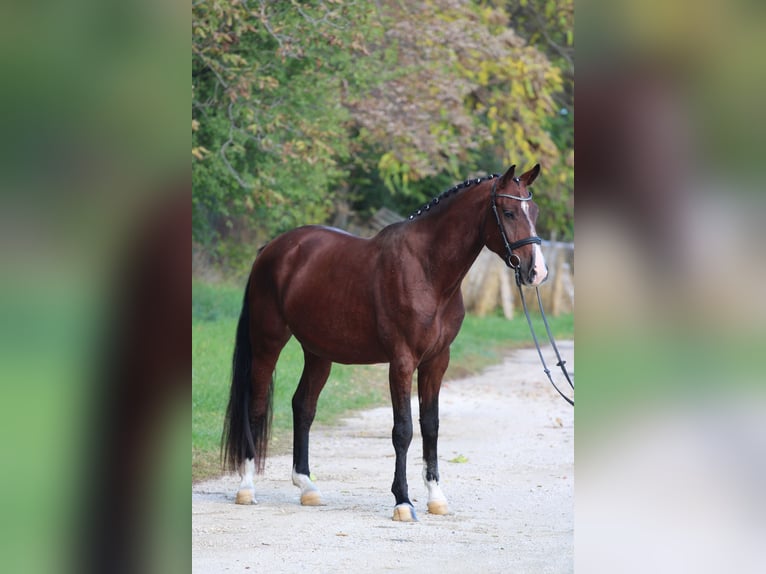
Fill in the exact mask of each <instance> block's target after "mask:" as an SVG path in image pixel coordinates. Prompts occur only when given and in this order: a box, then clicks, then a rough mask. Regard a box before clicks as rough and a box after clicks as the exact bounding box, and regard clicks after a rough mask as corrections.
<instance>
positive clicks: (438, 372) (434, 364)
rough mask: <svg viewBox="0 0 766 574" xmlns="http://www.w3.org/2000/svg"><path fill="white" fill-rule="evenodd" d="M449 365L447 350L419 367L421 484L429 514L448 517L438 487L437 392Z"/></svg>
mask: <svg viewBox="0 0 766 574" xmlns="http://www.w3.org/2000/svg"><path fill="white" fill-rule="evenodd" d="M447 365H449V347H448V348H447V349H445V350H444V351H443V352H442V353H440V354H439V355H437V356H436V357H434V358H433V359H430V360H429V361H427V362H424V363H422V364H421V365H420V367H418V401H419V403H420V432H421V434H422V435H423V462H424V463H425V464H424V467H423V481H424V482H425V483H426V488H428V512H430V513H431V514H447V512H448V506H447V498H446V497H445V496H444V493H443V492H442V489H441V487H440V486H439V460H438V454H437V441H438V438H439V390H440V389H441V384H442V377H444V373H445V372H446V370H447Z"/></svg>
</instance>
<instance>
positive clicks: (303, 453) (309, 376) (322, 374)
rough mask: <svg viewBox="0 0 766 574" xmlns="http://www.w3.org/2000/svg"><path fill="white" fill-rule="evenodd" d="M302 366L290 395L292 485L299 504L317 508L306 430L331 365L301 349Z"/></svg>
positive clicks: (316, 490)
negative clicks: (299, 490) (299, 496)
mask: <svg viewBox="0 0 766 574" xmlns="http://www.w3.org/2000/svg"><path fill="white" fill-rule="evenodd" d="M303 354H304V361H305V362H304V366H303V374H302V375H301V380H300V383H299V384H298V388H297V390H296V391H295V395H293V472H292V478H293V484H294V485H295V486H297V487H298V488H300V489H301V504H303V505H304V506H319V505H321V504H322V495H321V493H320V492H319V489H318V488H317V487H316V485H314V483H313V482H312V480H311V478H310V477H311V470H309V431H310V430H311V423H312V422H314V415H315V414H316V409H317V400H318V399H319V393H320V392H322V389H323V388H324V385H325V383H326V382H327V378H328V377H329V376H330V369H331V367H332V362H330V361H328V360H326V359H322V358H321V357H318V356H316V355H313V354H311V353H309V352H308V351H306V350H305V349H304V351H303Z"/></svg>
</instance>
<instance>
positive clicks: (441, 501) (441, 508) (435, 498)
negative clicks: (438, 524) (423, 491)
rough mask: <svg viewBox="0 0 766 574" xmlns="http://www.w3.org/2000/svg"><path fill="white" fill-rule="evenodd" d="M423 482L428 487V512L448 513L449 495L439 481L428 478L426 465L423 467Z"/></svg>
mask: <svg viewBox="0 0 766 574" xmlns="http://www.w3.org/2000/svg"><path fill="white" fill-rule="evenodd" d="M423 482H424V483H425V484H426V488H427V489H428V512H430V513H431V514H447V512H448V506H447V497H446V496H444V493H443V492H442V489H441V487H440V486H439V483H438V482H436V481H435V480H426V469H425V467H423Z"/></svg>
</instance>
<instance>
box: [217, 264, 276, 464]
mask: <svg viewBox="0 0 766 574" xmlns="http://www.w3.org/2000/svg"><path fill="white" fill-rule="evenodd" d="M249 292H250V280H249V279H248V281H247V287H245V297H244V300H243V301H242V312H241V313H240V315H239V323H238V324H237V339H236V343H235V345H234V357H233V359H232V366H231V391H230V394H229V406H228V407H226V418H225V420H224V424H223V435H222V437H221V450H222V454H223V465H224V468H225V469H228V470H232V471H237V470H239V468H240V465H241V464H242V463H243V462H245V459H246V458H252V459H254V460H255V468H256V471H257V472H259V473H261V472H263V468H264V465H265V463H266V451H267V448H268V444H269V436H270V434H271V418H272V398H273V393H274V379H273V378H272V379H271V381H270V383H269V389H268V393H267V398H266V404H265V405H255V407H256V408H255V409H253V410H256V411H260V412H262V414H260V415H252V416H251V408H250V401H251V398H252V394H253V389H252V384H253V383H252V362H253V350H252V346H251V341H250V301H249V299H250V297H249ZM258 406H260V407H261V408H257V407H258Z"/></svg>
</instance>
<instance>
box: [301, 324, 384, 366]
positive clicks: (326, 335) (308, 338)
mask: <svg viewBox="0 0 766 574" xmlns="http://www.w3.org/2000/svg"><path fill="white" fill-rule="evenodd" d="M293 335H294V336H295V338H296V339H298V341H299V342H300V344H301V345H302V346H303V348H304V349H306V350H307V351H308V352H310V353H313V354H314V355H318V356H320V357H323V358H325V359H328V360H330V361H332V362H334V363H343V364H346V365H362V364H372V363H386V362H388V361H389V357H388V356H387V355H386V353H385V352H384V350H383V348H382V347H381V346H380V344H379V343H378V341H377V340H376V339H373V338H370V337H360V336H358V335H357V336H354V335H353V334H352V333H351V332H349V331H344V330H343V329H340V330H327V329H321V330H307V331H305V332H304V331H302V330H298V331H295V330H294V331H293Z"/></svg>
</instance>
